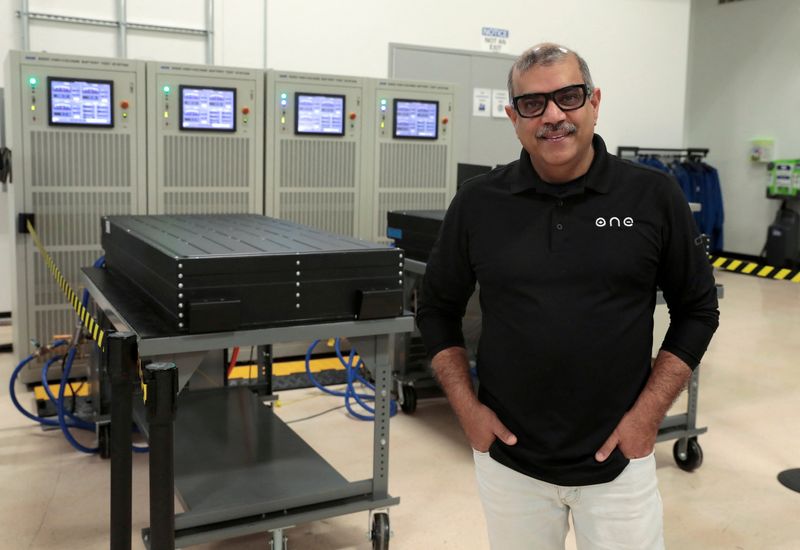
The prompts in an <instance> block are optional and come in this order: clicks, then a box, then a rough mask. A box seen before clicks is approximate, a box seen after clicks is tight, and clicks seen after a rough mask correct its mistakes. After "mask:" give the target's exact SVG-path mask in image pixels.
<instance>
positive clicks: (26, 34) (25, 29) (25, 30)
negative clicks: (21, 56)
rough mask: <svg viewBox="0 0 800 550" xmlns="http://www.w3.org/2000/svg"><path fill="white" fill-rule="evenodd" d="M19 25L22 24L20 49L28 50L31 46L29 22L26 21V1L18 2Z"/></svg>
mask: <svg viewBox="0 0 800 550" xmlns="http://www.w3.org/2000/svg"><path fill="white" fill-rule="evenodd" d="M19 4H20V6H19V7H20V11H19V17H20V23H21V24H22V32H21V33H20V36H21V37H22V49H23V50H24V51H28V50H30V49H31V48H30V45H31V38H30V21H29V20H28V0H20V3H19Z"/></svg>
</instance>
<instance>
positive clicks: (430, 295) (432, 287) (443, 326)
mask: <svg viewBox="0 0 800 550" xmlns="http://www.w3.org/2000/svg"><path fill="white" fill-rule="evenodd" d="M467 188H468V187H465V188H462V190H461V191H459V192H458V193H457V194H456V196H455V198H454V199H453V201H452V202H451V203H450V207H449V208H448V210H447V213H446V214H445V218H444V221H443V222H442V226H441V228H440V229H439V236H438V238H437V240H436V243H435V244H434V246H433V249H432V250H431V254H430V256H429V258H428V264H427V266H426V269H425V276H424V278H423V280H422V292H421V295H420V301H419V307H418V310H417V326H418V328H419V331H420V333H421V335H422V340H423V342H424V343H425V348H426V350H427V352H428V356H429V357H433V356H434V355H436V354H437V353H439V352H440V351H442V350H443V349H446V348H449V347H453V346H460V347H464V334H463V332H462V329H461V320H462V318H463V317H464V312H465V310H466V307H467V302H468V301H469V298H470V296H471V295H472V292H473V291H474V290H475V273H474V271H473V269H472V266H471V263H470V259H469V234H468V233H469V231H468V227H467V223H466V221H465V220H467V219H468V216H466V213H465V209H466V207H465V204H464V203H465V199H464V195H465V192H466V190H467Z"/></svg>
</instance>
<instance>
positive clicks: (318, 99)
mask: <svg viewBox="0 0 800 550" xmlns="http://www.w3.org/2000/svg"><path fill="white" fill-rule="evenodd" d="M344 102H345V97H344V96H343V95H336V94H311V93H302V92H298V93H296V94H295V95H294V107H295V110H294V112H295V117H294V133H295V134H297V135H317V136H343V135H344V105H345V103H344Z"/></svg>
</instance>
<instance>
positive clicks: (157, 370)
mask: <svg viewBox="0 0 800 550" xmlns="http://www.w3.org/2000/svg"><path fill="white" fill-rule="evenodd" d="M144 383H145V384H146V385H147V393H146V400H145V406H146V408H147V423H148V425H149V429H150V432H149V433H150V549H151V550H174V548H175V502H174V500H175V485H174V483H175V466H174V448H173V439H172V436H173V432H174V423H175V410H176V401H177V399H176V398H177V395H178V368H177V367H176V366H175V363H151V364H149V365H147V366H146V367H145V368H144Z"/></svg>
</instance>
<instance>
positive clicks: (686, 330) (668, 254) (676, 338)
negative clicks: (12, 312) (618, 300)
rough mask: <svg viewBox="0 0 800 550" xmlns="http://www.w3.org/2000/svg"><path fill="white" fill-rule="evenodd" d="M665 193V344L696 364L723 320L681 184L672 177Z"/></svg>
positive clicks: (661, 265)
mask: <svg viewBox="0 0 800 550" xmlns="http://www.w3.org/2000/svg"><path fill="white" fill-rule="evenodd" d="M666 195H667V196H666V202H667V204H666V220H665V226H664V228H663V230H662V235H663V248H662V251H661V258H660V262H659V268H658V275H657V284H658V286H659V287H660V288H661V290H662V291H663V292H664V299H665V301H666V302H667V307H668V308H669V317H670V324H669V329H668V330H667V334H666V335H665V336H664V341H663V343H662V345H661V349H663V350H665V351H668V352H670V353H672V354H674V355H676V356H677V357H679V358H680V359H681V360H682V361H684V362H685V363H686V364H687V365H689V367H690V368H692V369H694V368H696V367H697V365H698V364H700V360H701V359H702V358H703V354H704V353H705V351H706V349H707V348H708V344H709V342H711V337H712V336H713V334H714V331H715V330H716V329H717V326H719V308H718V302H717V289H716V285H715V282H714V274H713V271H712V268H711V263H710V262H709V260H708V256H707V253H706V249H705V243H704V241H703V239H702V237H701V236H700V233H699V231H698V229H697V224H696V223H695V221H694V218H693V216H692V213H691V210H690V208H689V205H688V203H687V202H686V199H685V197H684V196H683V193H682V192H681V190H680V187H679V186H678V185H677V183H676V182H674V181H672V178H670V179H669V182H668V187H667V194H666Z"/></svg>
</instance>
